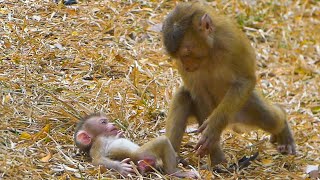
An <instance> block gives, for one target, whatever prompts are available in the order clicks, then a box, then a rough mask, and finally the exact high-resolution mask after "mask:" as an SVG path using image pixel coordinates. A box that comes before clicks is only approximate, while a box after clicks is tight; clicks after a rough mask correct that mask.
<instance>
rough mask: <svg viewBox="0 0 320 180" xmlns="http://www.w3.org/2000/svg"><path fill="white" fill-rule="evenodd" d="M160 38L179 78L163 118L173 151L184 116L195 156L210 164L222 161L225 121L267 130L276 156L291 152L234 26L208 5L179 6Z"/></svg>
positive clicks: (281, 120) (278, 113)
mask: <svg viewBox="0 0 320 180" xmlns="http://www.w3.org/2000/svg"><path fill="white" fill-rule="evenodd" d="M163 40H164V46H165V48H166V50H167V52H168V54H169V55H170V56H172V57H174V58H175V59H176V63H177V67H178V71H179V73H180V75H181V77H182V80H183V86H182V87H181V88H180V89H179V90H178V91H177V92H176V94H175V96H174V98H173V100H172V103H171V107H170V109H169V114H168V117H167V120H166V122H167V123H166V136H167V137H168V138H169V139H170V141H171V143H172V145H173V147H174V148H175V150H176V151H179V148H180V144H181V140H182V135H183V132H184V130H185V127H186V122H187V119H188V117H190V116H195V117H196V118H197V120H198V122H199V125H201V126H200V128H199V131H200V132H202V137H201V139H200V140H199V142H198V144H197V145H196V149H197V153H198V154H199V155H201V156H202V155H204V154H207V153H209V154H210V157H211V160H212V163H213V164H217V163H220V162H221V161H223V160H224V155H223V152H222V150H221V148H220V136H221V133H222V131H223V130H224V129H225V128H226V126H227V125H228V124H231V123H241V124H245V125H249V126H256V127H259V128H261V129H263V130H265V131H267V132H270V133H271V134H272V135H273V136H276V137H278V138H275V139H277V143H278V145H279V146H280V147H282V148H280V150H279V151H280V152H282V153H289V154H294V153H295V143H294V140H293V137H292V134H291V131H290V128H289V126H288V123H287V121H286V115H285V112H284V111H283V110H281V109H280V108H279V107H278V106H276V105H273V104H271V103H269V102H268V101H267V100H265V99H264V98H263V97H262V96H261V95H259V93H258V92H257V91H256V90H255V84H256V76H255V67H256V64H255V61H256V59H255V53H254V50H253V48H252V47H251V45H250V42H249V40H248V39H247V38H246V36H245V35H244V33H243V32H241V31H240V30H239V29H238V28H237V25H236V24H235V23H234V22H232V21H231V20H229V19H228V18H227V17H225V16H221V15H218V14H216V13H215V12H214V10H213V9H212V8H211V7H209V6H208V5H203V4H201V3H180V4H178V6H177V7H176V8H175V9H174V10H173V11H172V12H171V13H170V14H169V15H168V17H167V18H166V19H165V21H164V26H163ZM279 146H278V149H279Z"/></svg>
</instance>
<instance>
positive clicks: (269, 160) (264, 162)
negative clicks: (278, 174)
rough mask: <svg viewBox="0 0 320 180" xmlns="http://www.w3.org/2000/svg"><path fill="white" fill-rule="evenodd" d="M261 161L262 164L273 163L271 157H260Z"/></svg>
mask: <svg viewBox="0 0 320 180" xmlns="http://www.w3.org/2000/svg"><path fill="white" fill-rule="evenodd" d="M261 162H262V164H263V165H265V166H269V165H271V164H272V163H273V160H272V159H262V160H261Z"/></svg>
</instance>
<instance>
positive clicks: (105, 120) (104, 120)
mask: <svg viewBox="0 0 320 180" xmlns="http://www.w3.org/2000/svg"><path fill="white" fill-rule="evenodd" d="M107 122H108V121H107V119H100V123H101V124H107Z"/></svg>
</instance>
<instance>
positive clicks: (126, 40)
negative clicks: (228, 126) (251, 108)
mask: <svg viewBox="0 0 320 180" xmlns="http://www.w3.org/2000/svg"><path fill="white" fill-rule="evenodd" d="M254 2H255V1H250V0H243V1H230V2H229V1H223V0H217V1H215V2H214V3H210V5H212V6H214V7H215V8H216V9H217V10H218V11H220V12H221V13H225V14H227V15H228V16H230V17H232V18H234V19H236V20H238V23H239V24H240V27H241V28H242V29H243V31H244V32H246V34H247V35H248V37H249V38H250V39H251V41H252V44H253V46H254V47H255V49H256V53H257V56H258V59H257V62H258V63H257V64H258V71H257V75H258V77H259V79H258V84H259V85H258V87H259V88H260V89H261V90H262V92H263V93H264V94H265V95H266V96H267V97H268V98H269V99H271V100H272V101H274V102H279V103H281V104H282V105H284V106H285V108H286V110H287V112H288V114H289V122H290V124H291V126H292V128H293V131H294V133H295V137H296V141H297V145H298V154H297V155H296V156H282V155H280V154H278V153H277V152H276V150H275V148H274V147H273V146H272V145H271V144H270V143H269V142H267V141H264V139H265V138H266V137H268V134H265V133H264V132H262V131H253V132H252V133H247V134H241V135H240V134H236V133H233V132H229V131H228V132H226V133H225V134H224V136H223V139H224V141H223V147H224V150H225V152H226V155H227V157H228V160H229V164H232V163H234V162H237V160H238V159H239V158H241V157H242V156H245V155H250V154H253V153H254V152H256V151H259V152H260V155H259V158H258V159H257V160H255V161H254V162H253V164H252V165H250V166H249V167H248V168H246V169H243V170H240V171H236V172H234V173H220V174H217V173H215V174H211V173H209V172H208V171H200V173H201V175H202V177H203V178H204V179H206V178H209V177H221V178H224V179H225V178H226V179H227V178H230V179H236V178H240V179H243V178H248V179H252V178H258V179H266V178H272V179H273V178H277V179H285V178H286V179H300V178H306V177H308V174H306V172H305V168H306V166H307V165H312V164H320V162H319V161H320V159H319V158H320V157H319V152H320V148H319V146H320V140H319V139H320V135H319V131H320V118H319V115H320V45H319V42H320V8H319V7H320V2H319V1H318V0H309V1H308V0H298V1H284V0H283V1H272V0H262V1H257V2H256V3H254ZM175 3H176V2H173V1H169V2H168V1H144V0H139V1H133V2H130V1H126V2H124V1H109V0H100V1H93V0H91V1H84V2H80V3H79V4H77V5H75V6H71V7H65V6H63V5H62V4H59V5H56V4H54V3H52V2H51V1H49V0H44V1H36V0H31V1H18V0H11V1H1V3H0V22H1V24H0V54H1V56H0V64H1V66H0V109H1V111H0V117H1V119H2V120H1V124H0V130H1V131H0V142H1V143H0V152H1V154H0V179H2V178H3V179H12V178H14V179H27V178H30V179H57V178H59V179H66V178H67V179H75V178H84V179H87V178H89V179H97V178H101V177H107V178H117V177H118V178H119V175H118V174H117V173H116V172H113V171H109V170H107V171H102V170H101V169H99V168H98V167H93V166H92V165H91V164H90V162H88V161H87V159H86V158H84V157H82V156H80V155H79V154H78V153H77V150H76V149H75V147H74V145H73V139H72V135H73V130H74V127H75V126H74V125H75V123H76V122H77V118H78V117H79V116H82V115H84V114H87V113H90V112H93V111H103V112H107V113H109V114H110V117H111V119H112V120H114V121H116V122H118V124H119V125H121V127H122V129H123V130H125V131H126V135H127V137H130V138H131V139H132V140H134V141H136V142H138V143H139V144H142V143H144V142H146V141H148V140H149V139H150V138H153V137H157V136H158V135H159V134H161V133H160V130H162V129H163V127H164V125H165V121H164V120H165V116H166V114H167V111H168V103H169V102H170V99H171V98H172V94H173V92H174V91H175V89H177V87H179V85H180V84H181V79H180V77H179V75H178V73H177V71H176V70H175V68H174V67H173V64H172V62H171V61H170V60H169V58H168V56H167V55H166V54H165V53H164V50H163V48H162V44H161V36H160V33H159V32H157V31H156V30H157V29H158V28H157V27H156V26H154V25H157V24H159V23H161V21H162V20H163V18H164V16H165V15H166V14H167V13H168V12H169V11H170V10H171V9H172V8H173V7H174V5H175ZM198 138H199V135H198V134H194V133H189V134H186V136H185V137H184V142H183V148H182V156H183V157H185V158H187V159H188V161H189V162H190V165H191V166H193V167H194V168H196V169H197V166H198V158H197V157H196V156H195V155H194V153H193V152H192V146H194V145H195V143H196V142H197V140H198ZM204 160H205V159H204ZM204 160H203V161H204ZM149 177H152V178H164V177H168V176H161V175H159V174H157V173H151V174H149Z"/></svg>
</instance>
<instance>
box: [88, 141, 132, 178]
mask: <svg viewBox="0 0 320 180" xmlns="http://www.w3.org/2000/svg"><path fill="white" fill-rule="evenodd" d="M107 143H108V139H106V138H104V137H97V139H96V141H95V142H94V143H93V144H92V147H91V150H90V157H91V158H92V164H94V165H101V166H104V167H106V168H108V169H114V170H116V171H118V172H119V173H120V174H122V175H123V176H125V177H126V176H127V175H128V174H132V173H134V171H133V167H132V165H131V164H129V162H130V161H131V159H130V158H125V159H123V160H122V161H116V160H112V159H110V158H109V157H107V156H106V153H107V149H106V146H107ZM117 152H119V153H126V152H121V150H119V151H117ZM127 157H130V154H127Z"/></svg>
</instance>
